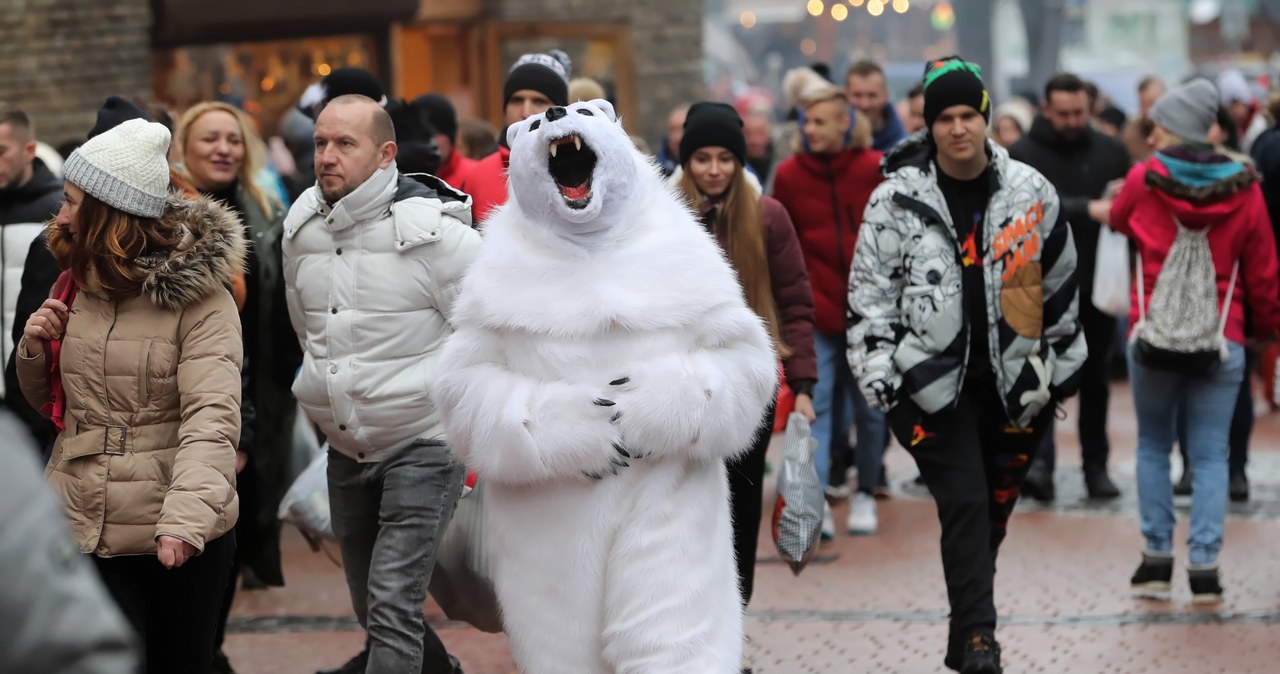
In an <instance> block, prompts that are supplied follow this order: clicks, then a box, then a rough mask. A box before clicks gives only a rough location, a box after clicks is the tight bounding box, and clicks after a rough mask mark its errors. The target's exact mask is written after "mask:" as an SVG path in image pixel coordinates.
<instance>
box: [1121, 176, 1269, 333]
mask: <svg viewBox="0 0 1280 674" xmlns="http://www.w3.org/2000/svg"><path fill="white" fill-rule="evenodd" d="M1242 170H1244V171H1247V170H1248V169H1243V167H1242ZM1206 189H1207V190H1209V191H1211V192H1213V194H1214V195H1213V196H1209V197H1208V198H1207V199H1206V198H1204V197H1205V195H1206ZM1190 190H1191V188H1189V187H1187V186H1186V184H1185V183H1182V182H1180V181H1178V180H1177V179H1175V178H1173V177H1172V176H1171V174H1170V170H1169V168H1168V167H1167V166H1166V165H1165V164H1164V163H1163V162H1162V161H1161V159H1160V157H1159V156H1156V157H1152V158H1151V159H1148V160H1147V161H1146V162H1144V163H1142V164H1139V165H1137V166H1134V167H1133V169H1132V170H1130V171H1129V175H1128V177H1126V178H1125V183H1124V189H1123V190H1121V192H1120V194H1119V195H1118V196H1117V197H1116V199H1115V201H1114V202H1113V203H1112V205H1111V228H1112V229H1114V230H1115V231H1117V232H1120V233H1121V234H1124V235H1125V236H1128V237H1129V238H1130V239H1131V240H1132V241H1133V242H1134V245H1135V247H1136V250H1137V252H1139V253H1141V254H1142V277H1143V283H1144V284H1145V286H1146V291H1147V303H1148V306H1149V305H1150V302H1151V292H1152V290H1153V289H1154V288H1155V284H1156V277H1157V276H1158V275H1159V274H1160V269H1161V267H1163V265H1164V260H1165V256H1167V255H1168V254H1169V248H1170V247H1171V246H1172V245H1173V240H1174V238H1175V237H1176V236H1177V226H1176V225H1175V224H1174V222H1173V218H1174V217H1175V216H1176V217H1177V218H1178V220H1179V221H1181V222H1182V224H1183V225H1184V226H1186V227H1190V228H1193V229H1198V228H1203V227H1209V228H1210V229H1209V249H1210V251H1212V253H1213V262H1214V267H1215V269H1216V271H1217V275H1218V303H1219V306H1221V304H1222V300H1223V296H1224V295H1226V293H1227V286H1228V285H1229V284H1230V281H1231V269H1232V267H1233V266H1234V265H1235V263H1236V261H1237V260H1238V261H1239V262H1240V272H1239V277H1238V279H1237V281H1236V289H1235V294H1234V295H1233V296H1232V297H1231V305H1230V308H1229V310H1228V312H1229V313H1228V315H1227V329H1226V337H1227V339H1228V340H1230V341H1232V342H1236V343H1244V340H1245V334H1246V332H1248V333H1249V334H1251V335H1255V336H1259V337H1264V338H1265V337H1271V336H1274V335H1275V334H1276V332H1277V329H1278V328H1280V280H1278V279H1277V276H1278V275H1280V264H1278V263H1277V262H1276V244H1275V234H1274V233H1273V232H1272V230H1271V221H1270V218H1269V217H1268V215H1267V207H1266V203H1265V202H1264V201H1263V199H1262V191H1261V189H1259V187H1258V184H1257V182H1256V180H1253V181H1251V180H1250V179H1249V178H1248V177H1246V176H1236V177H1234V178H1233V179H1227V180H1224V181H1221V182H1219V183H1218V184H1215V185H1213V186H1211V187H1210V188H1204V187H1202V188H1200V192H1199V193H1197V194H1195V195H1193V194H1191V193H1190ZM1192 196H1199V197H1201V198H1200V199H1199V200H1197V201H1194V202H1193V201H1192V200H1191V197H1192ZM1131 297H1132V300H1131V302H1130V306H1131V307H1132V308H1131V309H1130V310H1129V324H1130V325H1131V326H1132V325H1136V324H1137V322H1138V284H1137V283H1134V284H1133V289H1132V292H1131ZM1246 304H1247V305H1248V307H1249V312H1248V313H1249V315H1248V329H1247V330H1246V326H1245V306H1246Z"/></svg>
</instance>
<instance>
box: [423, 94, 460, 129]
mask: <svg viewBox="0 0 1280 674" xmlns="http://www.w3.org/2000/svg"><path fill="white" fill-rule="evenodd" d="M412 105H413V107H415V108H417V109H419V110H422V111H423V112H425V113H427V119H428V120H430V121H431V125H432V126H434V127H435V128H436V131H439V132H440V133H443V134H444V135H445V136H446V137H447V138H448V139H449V140H450V141H457V140H458V112H457V111H456V110H454V109H453V103H450V102H449V99H447V98H445V97H444V96H441V95H440V94H423V95H421V96H419V97H417V98H415V99H413V103H412Z"/></svg>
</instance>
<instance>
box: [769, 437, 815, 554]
mask: <svg viewBox="0 0 1280 674" xmlns="http://www.w3.org/2000/svg"><path fill="white" fill-rule="evenodd" d="M817 447H818V443H817V441H816V440H814V439H813V436H812V435H811V434H810V432H809V420H808V419H805V418H804V415H803V414H800V413H799V412H795V413H792V414H791V415H790V416H789V417H788V418H787V431H786V436H785V438H784V444H783V446H782V464H781V466H780V467H779V469H778V499H777V501H776V502H775V503H774V506H773V544H774V545H775V546H777V548H778V554H780V555H782V558H783V559H784V560H786V562H787V564H788V565H789V566H790V567H791V572H792V573H794V574H795V575H797V576H798V575H800V572H801V571H802V570H804V567H805V566H806V565H807V564H808V563H809V561H810V560H812V559H813V556H814V554H815V553H816V552H817V551H818V538H819V536H820V535H821V530H822V509H823V505H824V497H823V493H822V482H821V481H820V480H819V479H818V468H817V466H816V465H814V462H813V455H814V452H815V451H816V450H817Z"/></svg>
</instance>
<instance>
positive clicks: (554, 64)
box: [502, 54, 569, 105]
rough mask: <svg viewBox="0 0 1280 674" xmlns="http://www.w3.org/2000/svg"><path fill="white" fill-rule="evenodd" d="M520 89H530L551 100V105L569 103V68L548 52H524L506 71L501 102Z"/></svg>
mask: <svg viewBox="0 0 1280 674" xmlns="http://www.w3.org/2000/svg"><path fill="white" fill-rule="evenodd" d="M521 89H532V90H533V91H536V92H538V93H540V94H542V95H543V96H546V97H547V99H548V100H550V101H551V104H552V105H568V104H569V69H568V68H567V67H566V66H565V64H564V62H563V61H562V60H561V59H559V58H557V57H556V56H552V55H550V54H525V55H524V56H521V57H520V59H519V60H517V61H516V64H515V65H514V66H512V68H511V72H509V73H507V81H506V82H505V83H504V84H503V85H502V104H503V105H506V103H507V101H510V100H511V97H512V96H513V95H514V94H515V93H516V92H517V91H520V90H521Z"/></svg>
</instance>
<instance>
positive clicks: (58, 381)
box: [40, 271, 79, 433]
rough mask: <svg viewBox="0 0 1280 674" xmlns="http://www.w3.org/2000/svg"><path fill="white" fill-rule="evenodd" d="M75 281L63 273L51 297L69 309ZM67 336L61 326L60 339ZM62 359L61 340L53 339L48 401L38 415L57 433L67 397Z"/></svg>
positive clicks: (76, 288)
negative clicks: (43, 417) (64, 389)
mask: <svg viewBox="0 0 1280 674" xmlns="http://www.w3.org/2000/svg"><path fill="white" fill-rule="evenodd" d="M78 289H79V288H78V287H77V286H76V281H75V279H74V278H72V276H71V272H68V271H64V272H62V274H61V275H59V276H58V280H57V282H55V283H54V284H53V297H54V298H56V299H57V300H58V301H59V302H62V303H63V304H65V305H67V308H68V309H70V308H71V303H72V302H75V300H76V291H77V290H78ZM70 321H71V316H70V314H68V316H67V322H68V323H70ZM66 335H67V326H65V325H64V326H62V337H66ZM61 359H62V339H61V338H59V339H55V340H53V341H51V342H49V391H50V393H49V401H48V402H46V403H45V404H43V405H41V406H40V413H41V414H43V415H45V416H47V417H49V419H50V420H51V421H52V422H53V425H54V426H55V427H57V429H58V432H59V433H61V432H62V431H64V430H66V428H67V424H66V422H64V421H63V419H62V417H63V414H64V413H65V412H66V408H67V397H66V394H65V393H63V391H62V373H61V368H60V367H59V362H60V361H61Z"/></svg>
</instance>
